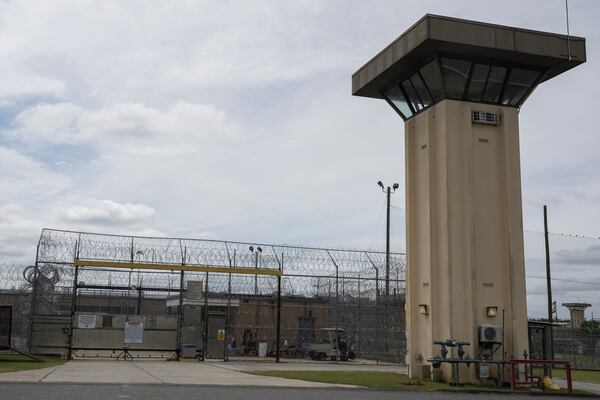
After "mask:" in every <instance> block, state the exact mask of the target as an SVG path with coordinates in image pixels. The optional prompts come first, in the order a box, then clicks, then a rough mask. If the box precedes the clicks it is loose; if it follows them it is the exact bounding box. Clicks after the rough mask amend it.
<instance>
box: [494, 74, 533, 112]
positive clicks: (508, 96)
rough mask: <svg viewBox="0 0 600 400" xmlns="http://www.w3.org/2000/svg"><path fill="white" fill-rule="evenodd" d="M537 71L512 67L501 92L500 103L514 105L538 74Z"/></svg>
mask: <svg viewBox="0 0 600 400" xmlns="http://www.w3.org/2000/svg"><path fill="white" fill-rule="evenodd" d="M539 74H540V73H539V72H538V71H532V70H528V69H521V68H512V69H511V70H510V76H509V77H508V81H507V82H506V88H505V89H504V93H503V94H502V104H504V105H511V106H516V105H518V104H519V102H520V101H521V99H522V98H523V96H524V95H525V94H526V93H527V91H528V90H529V88H530V87H531V85H533V83H534V82H535V80H536V79H537V77H538V76H539Z"/></svg>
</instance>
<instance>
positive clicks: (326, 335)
mask: <svg viewBox="0 0 600 400" xmlns="http://www.w3.org/2000/svg"><path fill="white" fill-rule="evenodd" d="M308 356H309V357H310V358H312V359H313V360H319V361H325V360H327V359H330V360H339V361H348V360H354V359H355V358H356V353H355V352H354V351H353V350H352V346H351V345H350V344H348V341H347V340H346V331H344V330H343V329H341V328H323V329H321V343H318V344H310V345H308Z"/></svg>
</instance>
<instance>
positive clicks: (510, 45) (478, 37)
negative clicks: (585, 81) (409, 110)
mask: <svg viewBox="0 0 600 400" xmlns="http://www.w3.org/2000/svg"><path fill="white" fill-rule="evenodd" d="M444 56H445V57H451V58H459V59H463V60H469V61H471V62H473V63H483V64H488V65H508V66H517V67H522V68H526V69H532V70H536V71H540V77H539V79H537V82H536V84H539V83H541V82H543V81H546V80H548V79H551V78H553V77H555V76H557V75H559V74H561V73H563V72H565V71H567V70H569V69H571V68H573V67H576V66H577V65H579V64H582V63H584V62H585V61H586V51H585V39H584V38H581V37H575V36H570V37H567V36H566V35H562V34H555V33H548V32H540V31H533V30H527V29H521V28H513V27H507V26H501V25H494V24H488V23H482V22H476V21H468V20H463V19H457V18H450V17H444V16H438V15H431V14H427V15H425V16H424V17H423V18H421V19H420V20H419V21H418V22H417V23H416V24H414V25H413V26H412V27H411V28H410V29H408V30H407V31H406V32H404V33H403V34H402V35H401V36H400V37H399V38H397V39H396V40H394V41H393V42H392V43H391V44H390V45H388V46H387V47H386V48H385V49H383V50H382V51H381V52H380V53H379V54H377V55H376V56H375V57H373V58H372V59H371V60H370V61H369V62H367V63H366V64H365V65H363V66H362V67H361V68H360V69H359V70H358V71H356V72H355V73H354V74H353V75H352V94H353V95H356V96H364V97H373V98H381V99H383V98H385V97H384V95H383V93H384V92H385V90H387V89H388V88H389V87H390V86H392V85H395V84H397V83H398V82H400V80H402V79H405V78H406V77H408V76H410V74H412V73H414V71H417V70H418V68H420V67H422V66H423V65H424V64H425V63H426V62H427V61H431V60H432V59H435V58H438V57H444Z"/></svg>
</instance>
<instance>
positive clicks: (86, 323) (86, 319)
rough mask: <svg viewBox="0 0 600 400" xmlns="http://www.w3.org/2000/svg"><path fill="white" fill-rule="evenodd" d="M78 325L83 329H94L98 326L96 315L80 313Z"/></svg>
mask: <svg viewBox="0 0 600 400" xmlns="http://www.w3.org/2000/svg"><path fill="white" fill-rule="evenodd" d="M77 327H79V328H81V329H94V328H95V327H96V316H95V315H87V314H80V315H79V321H78V324H77Z"/></svg>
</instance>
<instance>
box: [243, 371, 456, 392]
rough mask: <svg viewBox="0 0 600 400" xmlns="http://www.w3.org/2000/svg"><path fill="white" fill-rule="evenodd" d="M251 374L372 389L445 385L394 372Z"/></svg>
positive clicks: (263, 372)
mask: <svg viewBox="0 0 600 400" xmlns="http://www.w3.org/2000/svg"><path fill="white" fill-rule="evenodd" d="M249 373H251V374H253V375H264V376H275V377H279V378H288V379H300V380H304V381H312V382H324V383H339V384H345V385H358V386H365V387H368V388H372V389H410V388H417V387H418V388H419V389H421V390H427V389H436V388H438V387H447V385H446V384H443V383H437V382H432V381H429V380H427V381H423V385H421V386H417V385H414V384H412V385H411V384H410V382H409V381H408V376H407V375H404V374H398V373H395V372H369V371H251V372H249Z"/></svg>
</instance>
